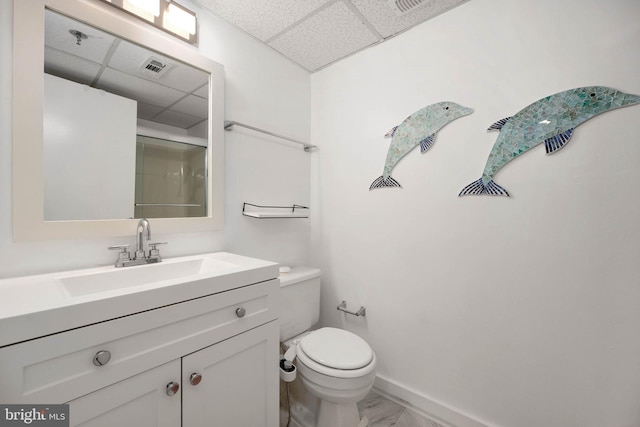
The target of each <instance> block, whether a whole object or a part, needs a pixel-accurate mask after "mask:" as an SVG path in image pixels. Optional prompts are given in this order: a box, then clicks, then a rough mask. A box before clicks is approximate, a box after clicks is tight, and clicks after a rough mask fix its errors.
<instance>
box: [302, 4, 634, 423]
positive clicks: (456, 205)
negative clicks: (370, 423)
mask: <svg viewBox="0 0 640 427" xmlns="http://www.w3.org/2000/svg"><path fill="white" fill-rule="evenodd" d="M639 18H640V3H639V2H637V0H611V1H609V2H602V1H599V0H598V1H597V0H585V1H582V2H575V1H569V0H535V1H534V0H522V1H517V2H514V1H509V0H474V1H470V2H468V3H465V4H464V5H462V6H460V7H459V8H456V9H454V10H452V11H450V12H448V13H446V14H444V15H441V16H439V17H437V18H435V19H433V20H431V21H429V22H427V23H425V24H423V25H421V26H418V27H416V28H414V29H412V30H410V31H407V32H405V33H404V34H402V35H400V36H398V37H396V38H394V39H392V40H390V41H387V42H386V43H384V44H382V45H380V46H377V47H375V48H371V49H368V50H366V51H364V52H362V53H360V54H357V55H354V56H352V57H350V58H348V59H346V60H343V61H341V62H339V63H337V64H335V65H333V66H331V67H328V68H326V69H324V70H322V71H320V72H317V73H315V74H313V75H312V79H311V80H312V90H311V92H312V108H311V115H312V127H311V134H312V142H313V143H314V144H317V145H319V146H320V150H319V151H318V152H317V164H314V175H315V177H314V178H313V179H314V188H315V184H317V191H316V192H314V198H315V199H317V203H318V204H319V206H320V209H319V210H317V217H316V218H314V223H313V224H314V236H313V242H314V258H316V259H317V261H318V262H317V264H319V265H320V267H321V268H322V269H323V274H324V275H323V286H324V287H323V304H324V306H323V313H322V320H323V323H324V324H326V325H338V326H344V327H346V328H347V329H350V330H352V331H355V332H357V333H359V334H361V335H362V336H364V337H365V338H366V339H367V340H368V341H369V342H370V343H371V345H372V346H373V347H374V349H375V350H376V351H377V354H378V357H379V359H378V360H379V366H378V372H379V375H380V377H381V378H382V379H383V380H386V381H383V383H384V384H395V385H396V386H399V387H400V388H402V389H406V390H408V391H409V392H410V393H409V394H411V393H414V392H415V393H414V394H416V395H419V396H420V397H422V398H425V401H429V400H431V401H434V402H436V403H438V402H439V403H441V404H442V405H444V406H447V407H450V408H452V409H455V410H457V411H459V412H461V413H464V414H467V415H468V416H470V417H471V418H473V419H476V420H479V421H482V422H484V423H486V424H488V425H495V426H502V427H538V426H542V425H545V426H558V427H560V426H562V427H601V426H607V427H632V426H638V425H640V364H639V363H638V360H640V340H638V325H639V324H640V286H639V285H638V284H639V283H640V280H639V276H640V267H639V264H638V259H639V258H640V243H639V242H640V227H639V226H638V219H639V218H640V198H639V196H638V191H637V187H638V184H639V183H640V168H638V161H639V160H640V144H638V142H639V141H640V139H639V137H638V135H640V120H639V119H640V106H633V107H627V108H625V109H620V110H616V111H612V112H608V113H605V114H603V115H600V116H598V117H595V118H593V119H591V120H590V121H588V122H586V123H585V124H583V125H581V126H579V127H578V128H577V130H576V131H575V133H574V136H573V139H572V140H571V141H570V142H569V143H568V145H567V147H565V148H564V149H563V150H561V151H560V152H558V153H555V154H553V155H552V156H547V155H546V154H545V152H544V148H542V147H538V148H536V149H534V150H532V151H531V152H529V153H527V154H526V155H524V156H522V157H520V158H518V159H516V160H515V161H513V162H511V163H510V164H509V165H508V166H507V167H505V168H504V169H503V170H501V171H500V172H499V173H498V174H497V175H496V182H497V183H499V184H501V185H502V186H504V187H505V188H506V189H507V190H509V191H510V193H511V194H512V197H511V198H500V197H493V198H492V197H464V198H458V193H459V192H460V190H461V189H462V188H463V187H464V186H465V185H467V184H469V183H470V182H471V181H473V180H476V179H478V178H479V177H480V175H481V174H482V169H483V168H484V164H485V161H486V159H487V156H488V154H489V152H490V150H491V147H492V145H493V143H494V142H495V140H496V137H497V134H496V133H488V132H485V130H486V128H487V127H488V126H489V125H491V124H492V123H493V122H495V121H497V120H499V119H501V118H504V117H507V116H510V115H512V114H514V113H516V112H517V111H519V110H520V109H521V108H523V107H525V106H526V105H528V104H529V103H531V102H534V101H536V100H538V99H540V98H542V97H544V96H546V95H550V94H553V93H556V92H560V91H563V90H566V89H570V88H573V87H578V86H586V85H604V86H611V87H615V88H617V89H620V90H624V91H626V92H631V93H636V94H640V80H639V79H638V69H639V68H640V49H639V48H638V46H640V19H639ZM443 100H450V101H455V102H458V103H461V104H464V105H466V106H470V107H473V108H474V109H475V112H474V113H473V114H472V115H471V116H467V117H464V118H461V119H458V120H456V121H455V122H453V123H451V124H449V125H447V126H446V127H445V128H444V129H443V130H442V131H441V132H439V134H438V136H437V138H436V142H435V145H434V147H433V148H432V149H431V150H430V151H428V152H427V153H425V154H424V155H421V154H420V153H419V151H415V152H411V153H410V154H409V155H408V156H407V157H405V158H404V159H403V160H402V161H401V162H400V163H399V164H398V165H397V166H396V168H395V170H394V171H393V176H394V178H396V179H397V180H398V181H399V182H400V183H401V184H402V185H403V187H404V188H403V189H380V190H374V191H369V185H370V184H371V182H372V181H373V180H374V179H375V178H376V177H378V176H379V175H380V174H381V173H382V168H383V165H384V161H385V156H386V151H387V149H388V147H389V140H388V139H384V138H383V135H384V134H385V132H386V131H387V130H389V129H390V128H391V127H392V126H393V125H396V124H398V123H400V122H401V121H402V120H403V119H404V118H405V117H406V116H408V115H409V114H411V113H412V112H414V111H416V110H418V109H419V108H422V107H424V106H425V105H428V104H431V103H434V102H438V101H443ZM316 227H317V228H316ZM342 299H345V300H346V301H347V302H348V303H349V305H350V306H353V308H357V307H358V306H359V305H365V306H366V307H367V317H366V319H365V320H359V319H355V318H352V317H349V318H345V317H344V315H342V314H340V313H339V312H337V311H336V309H335V306H336V305H337V304H338V303H339V301H340V300H342Z"/></svg>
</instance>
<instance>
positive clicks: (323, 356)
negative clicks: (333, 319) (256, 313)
mask: <svg viewBox="0 0 640 427" xmlns="http://www.w3.org/2000/svg"><path fill="white" fill-rule="evenodd" d="M296 353H297V356H298V360H299V361H300V362H302V363H304V364H305V365H306V366H307V367H309V368H310V369H312V370H314V371H316V372H318V373H321V374H324V375H329V376H332V377H342V378H356V377H360V376H365V375H367V374H368V373H370V372H371V371H372V370H374V369H375V365H376V363H375V353H374V352H373V350H372V349H371V347H370V346H369V344H367V342H366V341H365V340H363V339H362V338H360V337H359V336H357V335H355V334H353V333H351V332H349V331H345V330H343V329H336V328H322V329H318V330H317V331H313V332H312V333H310V334H309V335H307V336H305V337H304V338H302V340H301V341H300V343H299V344H298V347H297V349H296Z"/></svg>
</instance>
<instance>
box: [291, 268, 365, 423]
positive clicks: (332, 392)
mask: <svg viewBox="0 0 640 427" xmlns="http://www.w3.org/2000/svg"><path fill="white" fill-rule="evenodd" d="M280 294H281V301H282V307H281V314H280V341H281V342H283V343H284V344H285V346H286V347H287V348H291V346H295V355H296V360H295V365H296V366H297V368H298V372H299V376H300V378H301V380H302V383H303V384H304V386H305V388H306V389H307V390H308V391H309V393H311V394H312V395H314V396H316V397H318V398H319V399H320V406H319V408H318V413H317V414H316V426H317V427H356V426H358V425H359V423H360V417H359V415H358V407H357V403H358V401H360V400H362V399H363V398H364V397H365V396H366V395H367V394H368V393H369V391H370V390H371V387H372V386H373V382H374V380H375V375H376V371H375V368H376V355H375V353H374V352H373V350H372V349H371V347H370V346H369V344H367V342H366V341H365V340H363V339H362V338H360V337H359V336H357V335H355V334H353V333H351V332H349V331H345V330H342V329H336V328H322V329H318V330H315V331H311V332H309V329H310V328H311V327H312V326H313V325H314V324H316V323H317V322H318V319H319V317H320V270H318V269H315V268H294V269H292V270H291V271H290V272H289V273H287V274H281V275H280Z"/></svg>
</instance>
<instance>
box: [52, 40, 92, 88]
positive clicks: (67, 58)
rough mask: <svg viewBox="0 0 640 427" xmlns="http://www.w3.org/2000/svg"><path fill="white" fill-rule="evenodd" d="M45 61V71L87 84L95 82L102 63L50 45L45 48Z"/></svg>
mask: <svg viewBox="0 0 640 427" xmlns="http://www.w3.org/2000/svg"><path fill="white" fill-rule="evenodd" d="M44 63H45V67H44V72H45V73H48V74H53V75H54V76H58V77H62V78H65V79H67V80H72V81H74V82H76V83H80V84H85V85H90V84H91V82H93V79H95V77H96V75H97V74H98V72H99V71H100V68H101V66H100V64H96V63H95V62H91V61H87V60H86V59H82V58H79V57H77V56H75V55H71V54H69V53H66V52H61V51H59V50H55V49H52V48H49V47H46V48H45V50H44Z"/></svg>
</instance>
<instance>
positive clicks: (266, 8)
mask: <svg viewBox="0 0 640 427" xmlns="http://www.w3.org/2000/svg"><path fill="white" fill-rule="evenodd" d="M330 1H332V0H257V1H256V0H199V1H198V3H200V5H201V6H203V7H205V8H207V9H209V10H211V11H213V12H214V13H215V14H216V15H218V16H219V17H221V18H222V19H224V20H225V21H228V22H230V23H232V24H234V25H237V26H238V27H240V28H242V29H243V30H244V31H246V32H248V33H249V34H251V35H252V36H254V37H256V38H257V39H259V40H260V41H263V42H264V41H266V40H268V39H269V38H271V37H273V36H275V35H276V34H278V33H280V32H281V31H283V30H284V29H285V28H287V27H289V26H291V25H293V24H295V23H296V22H298V21H299V20H301V19H303V18H304V17H306V16H307V15H309V14H310V13H312V12H313V11H315V10H316V9H318V8H319V7H321V6H322V5H323V4H325V3H328V2H330Z"/></svg>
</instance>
